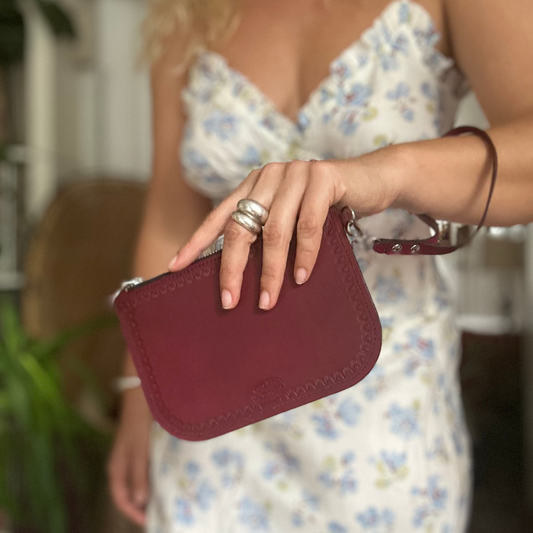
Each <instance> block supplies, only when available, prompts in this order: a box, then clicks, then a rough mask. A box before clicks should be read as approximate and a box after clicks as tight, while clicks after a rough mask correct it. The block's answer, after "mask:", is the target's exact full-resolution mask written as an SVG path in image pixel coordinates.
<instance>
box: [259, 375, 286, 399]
mask: <svg viewBox="0 0 533 533" xmlns="http://www.w3.org/2000/svg"><path fill="white" fill-rule="evenodd" d="M284 390H285V382H284V381H283V380H282V379H280V378H268V379H264V380H263V381H260V382H259V383H258V384H257V385H256V386H255V387H254V388H253V390H252V394H251V397H252V400H254V402H257V403H259V404H261V405H263V404H268V403H273V402H276V401H277V400H279V399H280V398H281V395H282V394H283V391H284Z"/></svg>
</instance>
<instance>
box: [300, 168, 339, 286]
mask: <svg viewBox="0 0 533 533" xmlns="http://www.w3.org/2000/svg"><path fill="white" fill-rule="evenodd" d="M334 199H335V190H334V186H333V183H332V182H331V181H329V180H328V176H327V175H326V174H325V167H324V164H323V163H317V164H312V165H311V166H310V169H309V184H308V186H307V190H306V191H305V195H304V198H303V200H302V205H301V207H300V214H299V217H298V222H297V224H296V258H295V261H294V279H295V281H296V283H298V284H301V283H305V282H306V281H307V280H308V279H309V276H310V275H311V272H312V270H313V268H314V266H315V263H316V259H317V257H318V253H319V251H320V245H321V243H322V234H323V228H324V223H325V221H326V217H327V215H328V210H329V207H330V206H331V205H332V203H333V201H334Z"/></svg>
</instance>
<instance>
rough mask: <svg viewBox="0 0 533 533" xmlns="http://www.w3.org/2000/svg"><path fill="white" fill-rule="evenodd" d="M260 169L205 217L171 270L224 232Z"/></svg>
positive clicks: (171, 263)
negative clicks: (233, 212)
mask: <svg viewBox="0 0 533 533" xmlns="http://www.w3.org/2000/svg"><path fill="white" fill-rule="evenodd" d="M259 171H260V169H256V170H253V171H252V172H251V173H250V174H249V175H248V176H247V177H246V179H245V180H243V181H242V182H241V183H240V184H239V186H238V187H237V188H236V189H235V191H234V192H233V193H232V194H231V195H229V196H228V197H227V198H225V199H224V200H222V202H220V204H218V205H217V207H215V209H213V210H212V211H211V212H210V213H209V214H208V215H207V216H206V218H205V219H204V221H203V222H202V224H201V225H200V226H199V228H198V229H197V230H196V231H195V232H194V233H193V235H192V236H191V238H190V239H189V240H188V241H187V242H186V243H185V244H184V245H183V246H182V247H181V249H180V250H179V251H178V253H177V254H176V256H175V257H174V258H173V259H172V260H171V261H170V263H169V265H168V269H169V270H170V271H171V272H176V271H177V270H181V269H183V268H185V267H187V266H188V265H190V264H191V263H192V262H193V261H195V260H196V259H198V256H199V255H200V254H201V253H202V252H203V251H204V250H205V249H206V248H207V247H209V246H210V245H211V244H212V243H213V242H214V241H215V240H216V239H217V238H218V237H219V236H220V235H222V233H224V228H225V226H226V223H227V221H228V219H229V218H230V215H231V213H232V211H235V209H236V208H237V202H238V201H239V200H240V199H241V198H243V197H246V196H247V195H248V193H249V192H250V190H251V189H252V187H253V185H254V183H255V180H256V179H257V176H258V175H259ZM225 240H226V239H225V237H224V241H225ZM224 245H225V243H224Z"/></svg>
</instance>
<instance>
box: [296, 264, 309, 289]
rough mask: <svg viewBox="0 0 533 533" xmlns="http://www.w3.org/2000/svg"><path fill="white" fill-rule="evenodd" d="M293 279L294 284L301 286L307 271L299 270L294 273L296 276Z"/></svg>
mask: <svg viewBox="0 0 533 533" xmlns="http://www.w3.org/2000/svg"><path fill="white" fill-rule="evenodd" d="M294 278H295V280H296V283H298V285H301V284H302V283H303V282H304V281H305V278H307V271H306V270H305V268H299V269H298V270H297V271H296V276H294Z"/></svg>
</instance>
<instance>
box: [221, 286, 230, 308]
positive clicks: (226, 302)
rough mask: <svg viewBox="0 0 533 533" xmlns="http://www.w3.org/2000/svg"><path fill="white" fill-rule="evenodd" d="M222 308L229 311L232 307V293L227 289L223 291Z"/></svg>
mask: <svg viewBox="0 0 533 533" xmlns="http://www.w3.org/2000/svg"><path fill="white" fill-rule="evenodd" d="M222 307H223V308H224V309H229V308H230V307H231V292H229V291H228V290H227V289H224V290H223V291H222Z"/></svg>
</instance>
